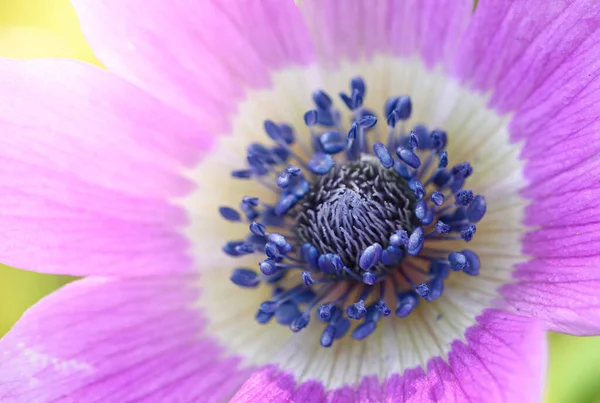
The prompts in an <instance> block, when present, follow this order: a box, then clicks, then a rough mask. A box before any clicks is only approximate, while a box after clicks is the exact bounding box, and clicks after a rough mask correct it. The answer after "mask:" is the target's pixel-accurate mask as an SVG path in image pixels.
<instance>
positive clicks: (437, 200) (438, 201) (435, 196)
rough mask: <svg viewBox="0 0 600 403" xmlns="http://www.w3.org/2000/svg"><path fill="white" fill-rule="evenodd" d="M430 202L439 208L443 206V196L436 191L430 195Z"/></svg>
mask: <svg viewBox="0 0 600 403" xmlns="http://www.w3.org/2000/svg"><path fill="white" fill-rule="evenodd" d="M431 202H432V203H433V204H435V205H436V206H438V207H439V206H441V205H442V204H444V195H443V194H442V193H440V192H438V191H437V190H436V191H434V192H433V193H432V194H431Z"/></svg>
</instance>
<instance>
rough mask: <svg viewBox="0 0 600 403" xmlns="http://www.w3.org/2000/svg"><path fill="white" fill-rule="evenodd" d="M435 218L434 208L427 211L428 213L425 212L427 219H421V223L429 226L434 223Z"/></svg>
mask: <svg viewBox="0 0 600 403" xmlns="http://www.w3.org/2000/svg"><path fill="white" fill-rule="evenodd" d="M434 218H435V211H434V209H432V208H429V209H427V211H426V212H425V217H423V218H422V219H421V223H422V224H423V225H429V224H431V223H432V222H433V220H434Z"/></svg>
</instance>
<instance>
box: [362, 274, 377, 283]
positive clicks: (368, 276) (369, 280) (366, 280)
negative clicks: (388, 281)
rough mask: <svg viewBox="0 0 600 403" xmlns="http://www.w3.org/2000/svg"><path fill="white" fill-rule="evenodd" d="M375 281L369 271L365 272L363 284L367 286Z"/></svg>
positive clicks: (375, 278) (374, 277) (373, 275)
mask: <svg viewBox="0 0 600 403" xmlns="http://www.w3.org/2000/svg"><path fill="white" fill-rule="evenodd" d="M376 281H377V276H376V275H375V274H373V273H371V272H370V271H367V272H365V273H364V274H363V283H365V284H367V285H373V284H375V282H376Z"/></svg>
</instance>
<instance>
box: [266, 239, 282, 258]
mask: <svg viewBox="0 0 600 403" xmlns="http://www.w3.org/2000/svg"><path fill="white" fill-rule="evenodd" d="M265 254H266V255H267V256H268V257H269V259H277V258H279V257H280V256H281V252H280V251H279V248H278V247H277V245H275V244H274V243H273V242H267V244H266V245H265Z"/></svg>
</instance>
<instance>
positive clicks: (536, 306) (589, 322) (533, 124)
mask: <svg viewBox="0 0 600 403" xmlns="http://www.w3.org/2000/svg"><path fill="white" fill-rule="evenodd" d="M599 28H600V5H599V4H597V3H596V2H590V1H585V0H580V1H572V2H547V1H543V0H535V1H529V2H504V1H493V0H490V1H488V2H485V3H481V4H480V7H478V9H477V11H476V13H475V16H474V18H473V21H472V23H471V25H470V27H469V29H468V30H467V33H466V34H465V37H464V40H463V42H462V44H461V46H460V49H459V52H458V53H457V58H456V72H457V74H459V76H461V77H462V78H463V79H464V80H465V81H468V82H469V83H470V85H472V86H473V87H474V88H476V89H478V90H482V91H486V92H487V91H491V92H492V97H491V101H490V102H491V105H492V106H493V107H494V108H495V109H497V110H500V111H509V110H514V111H515V113H514V118H513V120H512V122H511V124H510V127H509V128H510V132H511V137H512V138H513V139H514V140H523V139H524V140H525V145H524V148H523V151H522V153H521V157H522V158H523V159H526V160H527V164H526V166H525V170H524V174H525V177H526V179H527V180H528V181H529V183H530V185H529V186H528V187H527V188H525V189H524V190H523V192H522V194H523V196H525V197H526V198H528V199H530V200H531V204H530V205H529V206H528V207H527V209H526V217H525V224H527V225H530V226H533V227H537V228H539V229H537V230H535V231H533V232H531V233H529V234H527V235H526V236H525V238H524V241H523V243H524V247H523V251H524V253H526V254H529V255H530V256H533V259H532V260H531V261H530V262H527V263H525V264H521V265H519V268H518V270H517V272H516V273H515V276H516V277H517V278H518V279H519V280H521V282H520V283H519V284H512V285H509V286H507V287H505V288H504V295H505V296H506V298H507V300H508V301H509V302H510V303H511V304H512V305H513V309H514V310H515V311H517V312H519V313H525V314H528V315H531V316H534V317H537V318H540V319H544V320H545V321H546V322H547V326H548V327H549V329H550V330H554V331H561V332H566V333H573V334H578V335H594V334H600V320H599V318H600V303H599V302H598V301H599V300H600V287H599V286H598V284H599V280H600V276H598V274H597V270H596V268H597V267H598V265H599V264H600V255H599V253H598V250H600V236H598V234H599V233H600V225H599V224H598V222H599V220H598V218H599V217H598V208H597V205H598V203H597V200H599V198H600V186H599V185H598V182H597V178H598V176H599V174H600V159H599V158H598V153H599V152H600V137H599V136H598V132H600V118H599V116H598V107H597V105H598V102H599V101H600V80H598V77H599V76H600V65H599V64H598V62H597V60H598V57H597V55H598V53H599V52H600V29H599Z"/></svg>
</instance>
